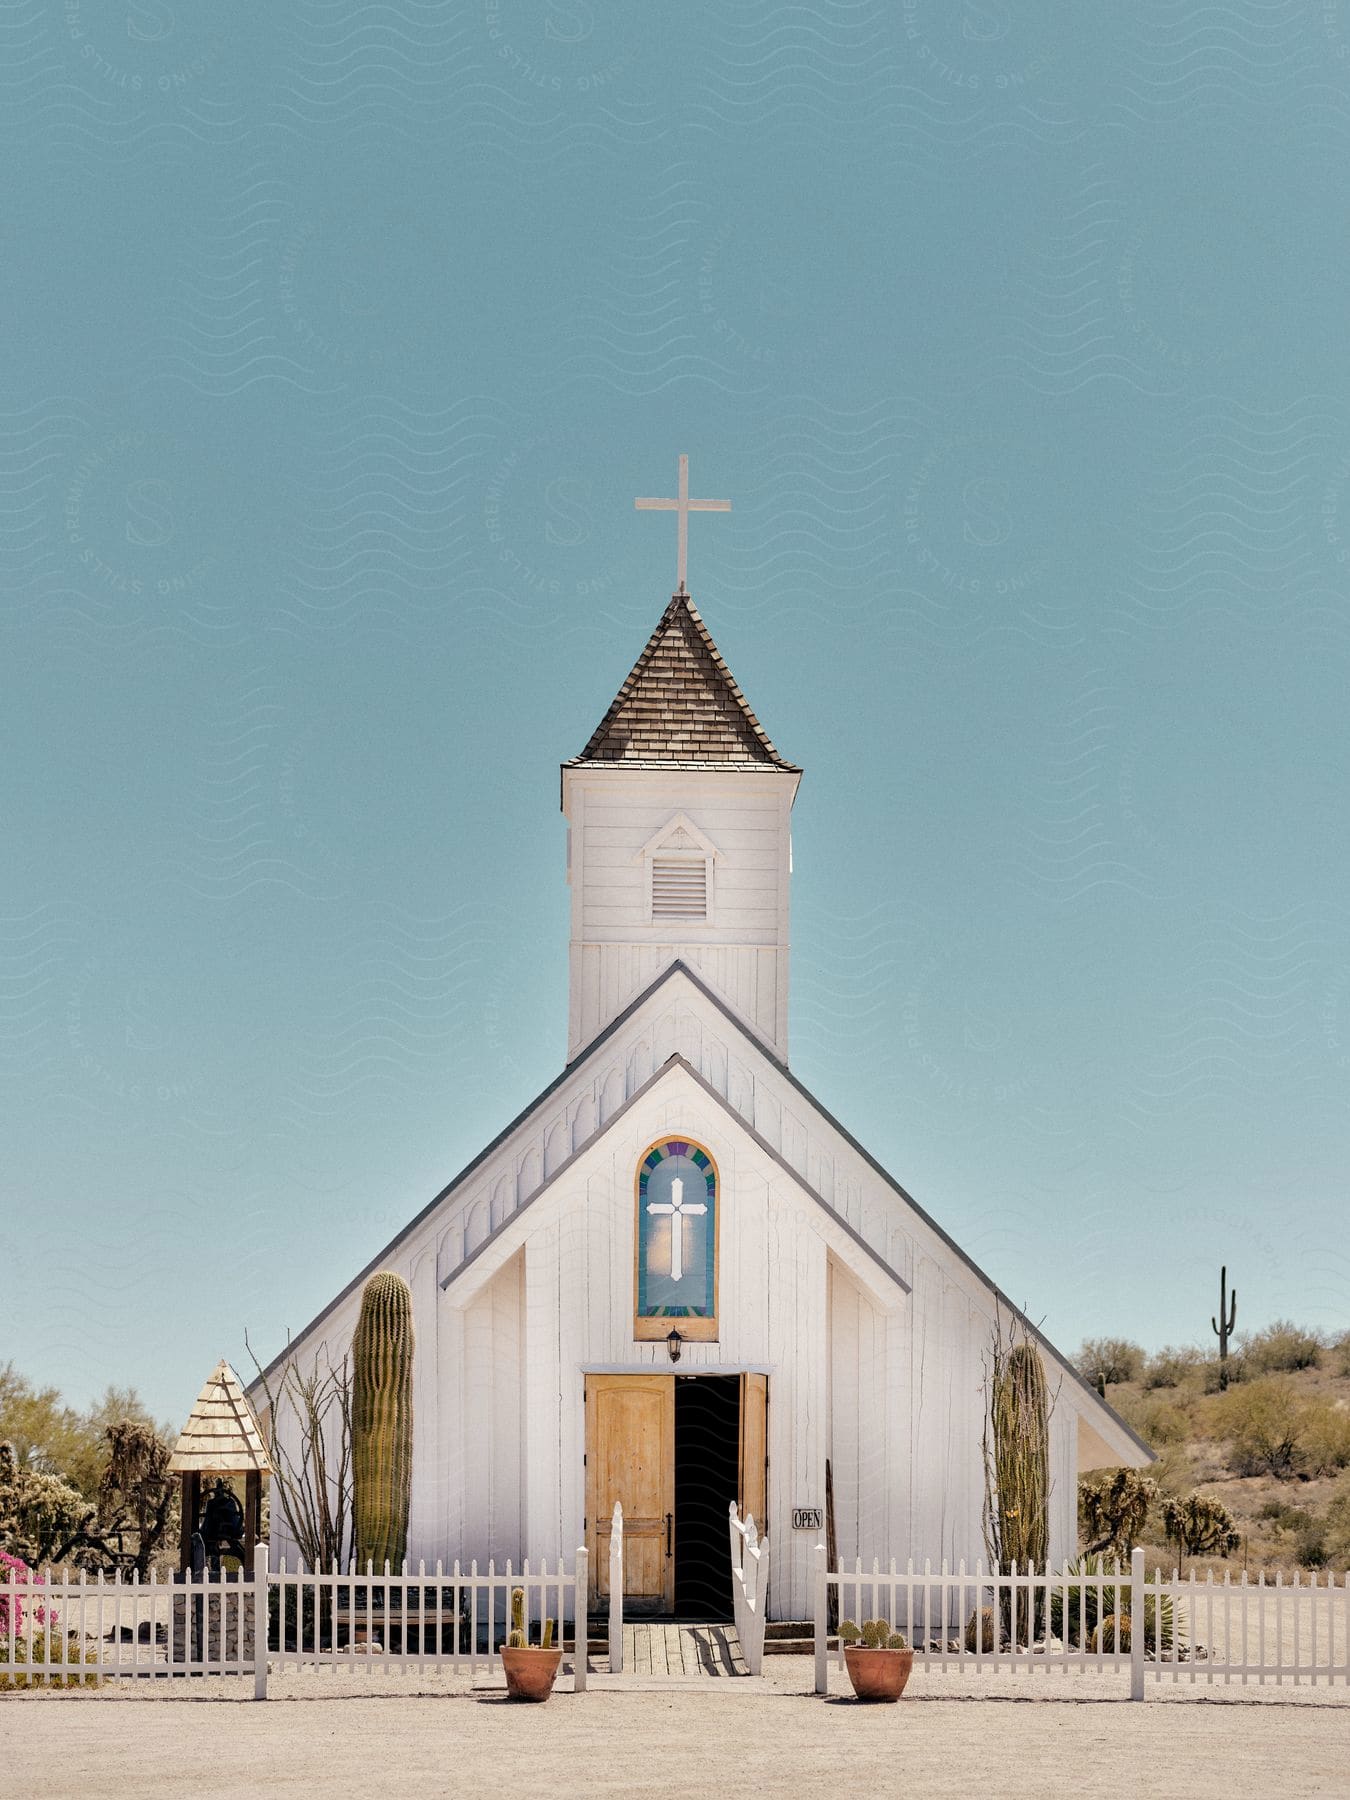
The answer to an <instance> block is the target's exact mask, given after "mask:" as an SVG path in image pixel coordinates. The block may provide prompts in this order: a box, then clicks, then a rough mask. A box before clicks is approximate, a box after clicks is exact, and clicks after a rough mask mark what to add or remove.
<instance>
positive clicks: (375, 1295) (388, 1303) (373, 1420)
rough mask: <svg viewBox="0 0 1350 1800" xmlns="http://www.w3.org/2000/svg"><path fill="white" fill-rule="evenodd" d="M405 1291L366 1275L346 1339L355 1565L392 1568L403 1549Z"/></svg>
mask: <svg viewBox="0 0 1350 1800" xmlns="http://www.w3.org/2000/svg"><path fill="white" fill-rule="evenodd" d="M412 1366H413V1322H412V1295H411V1294H410V1293H409V1292H408V1284H407V1283H406V1282H405V1281H404V1280H402V1278H401V1277H400V1276H398V1275H391V1274H389V1273H388V1272H385V1273H383V1274H379V1275H372V1276H371V1278H370V1280H369V1281H368V1282H367V1283H366V1286H365V1291H364V1293H363V1294H362V1296H361V1316H360V1318H359V1319H358V1320H357V1325H356V1335H355V1337H354V1338H353V1339H352V1474H353V1481H354V1489H355V1491H354V1495H353V1504H352V1511H353V1514H354V1522H355V1538H356V1546H355V1547H356V1562H357V1567H358V1568H365V1566H366V1564H367V1563H373V1564H374V1566H375V1568H376V1570H377V1571H378V1570H381V1569H383V1568H384V1566H385V1564H386V1563H387V1564H388V1565H389V1567H390V1569H391V1570H393V1571H394V1572H395V1573H397V1572H398V1570H400V1569H401V1568H402V1566H403V1560H404V1558H405V1556H406V1555H407V1551H408V1501H409V1494H410V1490H411V1484H412V1427H413V1419H412Z"/></svg>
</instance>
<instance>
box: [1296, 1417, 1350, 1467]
mask: <svg viewBox="0 0 1350 1800" xmlns="http://www.w3.org/2000/svg"><path fill="white" fill-rule="evenodd" d="M1300 1458H1301V1461H1302V1462H1303V1465H1304V1467H1305V1468H1306V1469H1307V1470H1308V1472H1309V1473H1310V1474H1312V1475H1334V1474H1336V1472H1337V1471H1338V1470H1339V1469H1346V1468H1350V1407H1346V1406H1337V1405H1335V1404H1334V1403H1333V1402H1332V1401H1330V1400H1310V1401H1308V1402H1307V1404H1306V1406H1305V1407H1304V1427H1303V1443H1302V1448H1301V1451H1300Z"/></svg>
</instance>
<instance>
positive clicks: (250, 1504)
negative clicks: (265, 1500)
mask: <svg viewBox="0 0 1350 1800" xmlns="http://www.w3.org/2000/svg"><path fill="white" fill-rule="evenodd" d="M261 1537H262V1476H261V1475H260V1474H259V1473H258V1471H257V1470H256V1469H250V1470H249V1471H248V1473H247V1474H246V1475H245V1477H244V1548H245V1550H252V1549H253V1547H254V1545H255V1544H257V1543H258V1542H259V1540H260V1539H261Z"/></svg>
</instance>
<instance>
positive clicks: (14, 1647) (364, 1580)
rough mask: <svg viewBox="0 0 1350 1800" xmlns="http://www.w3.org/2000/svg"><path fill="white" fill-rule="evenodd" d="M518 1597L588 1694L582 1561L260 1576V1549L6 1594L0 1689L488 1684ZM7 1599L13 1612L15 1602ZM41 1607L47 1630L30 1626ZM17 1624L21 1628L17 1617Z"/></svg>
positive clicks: (579, 1557)
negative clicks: (243, 1558)
mask: <svg viewBox="0 0 1350 1800" xmlns="http://www.w3.org/2000/svg"><path fill="white" fill-rule="evenodd" d="M515 1588H521V1589H523V1591H524V1595H525V1619H526V1625H527V1635H528V1639H529V1642H530V1643H531V1644H538V1642H539V1640H540V1636H541V1629H540V1628H541V1624H542V1621H543V1620H544V1619H545V1618H551V1619H552V1620H553V1621H554V1640H553V1641H554V1643H555V1644H556V1645H557V1646H558V1647H559V1648H560V1649H562V1650H563V1651H564V1652H565V1651H566V1650H567V1647H568V1646H567V1643H566V1642H565V1640H564V1634H565V1631H566V1629H567V1626H568V1625H569V1624H570V1625H571V1627H572V1639H571V1650H572V1685H573V1688H574V1689H575V1691H576V1692H578V1693H581V1692H584V1690H585V1687H586V1601H587V1552H586V1550H585V1549H584V1548H582V1549H580V1550H578V1551H577V1554H576V1562H575V1564H574V1566H573V1568H572V1569H571V1570H570V1571H569V1570H567V1569H566V1568H564V1567H563V1566H562V1564H561V1563H560V1564H558V1565H557V1566H554V1567H550V1565H549V1564H548V1563H547V1562H546V1561H545V1562H541V1563H540V1564H539V1565H538V1566H537V1567H532V1566H531V1564H530V1563H529V1562H528V1561H526V1562H524V1563H522V1564H521V1566H520V1567H519V1569H517V1568H515V1567H514V1566H513V1564H512V1563H511V1562H507V1563H506V1564H505V1566H504V1567H503V1568H501V1569H499V1568H498V1567H497V1566H496V1564H495V1563H493V1562H490V1563H489V1564H488V1565H487V1568H486V1569H485V1570H483V1569H480V1568H479V1567H478V1564H477V1563H476V1562H474V1563H470V1565H469V1567H468V1568H467V1569H461V1567H460V1565H459V1563H458V1562H456V1563H454V1564H453V1565H452V1566H451V1568H449V1569H448V1570H447V1569H445V1568H444V1567H443V1566H442V1564H440V1563H437V1564H436V1566H435V1568H434V1569H428V1568H427V1567H426V1565H425V1564H424V1563H419V1564H418V1566H417V1569H416V1571H411V1570H409V1569H408V1568H407V1566H406V1564H405V1566H404V1569H403V1572H402V1573H401V1574H398V1575H393V1574H390V1573H388V1572H386V1573H384V1574H377V1573H375V1571H374V1570H373V1569H371V1568H369V1567H367V1570H366V1573H365V1574H358V1573H357V1572H356V1571H355V1570H353V1569H348V1570H346V1571H342V1570H339V1569H337V1568H332V1569H329V1570H327V1571H317V1570H310V1569H305V1568H303V1567H300V1568H294V1569H292V1568H288V1567H287V1565H286V1563H285V1561H284V1560H283V1561H282V1563H281V1564H280V1566H279V1567H278V1568H277V1569H276V1570H270V1569H269V1567H268V1552H267V1546H266V1545H265V1544H259V1545H258V1547H257V1550H256V1552H255V1554H254V1564H253V1570H252V1573H251V1575H245V1574H243V1573H242V1572H241V1573H237V1574H234V1575H230V1574H220V1575H212V1574H210V1573H209V1572H207V1573H203V1574H201V1575H197V1576H193V1577H192V1578H191V1579H190V1580H183V1581H168V1582H159V1581H155V1580H154V1579H151V1580H150V1581H148V1582H141V1581H135V1580H133V1581H125V1580H123V1579H121V1578H120V1577H118V1578H115V1579H113V1580H106V1579H105V1578H104V1577H102V1576H99V1577H96V1578H94V1579H92V1580H91V1579H90V1578H89V1577H87V1576H81V1577H79V1578H77V1579H74V1580H72V1579H71V1577H70V1575H69V1572H66V1573H65V1574H63V1575H61V1576H59V1577H57V1576H54V1575H52V1574H51V1572H50V1571H47V1572H44V1575H43V1578H42V1580H41V1581H40V1582H32V1583H28V1584H19V1585H17V1586H14V1585H11V1584H6V1585H5V1586H4V1587H3V1589H0V1597H3V1598H4V1599H6V1600H7V1601H8V1604H7V1606H6V1608H5V1611H6V1615H7V1622H6V1631H5V1633H4V1634H0V1642H3V1644H4V1647H5V1650H6V1652H7V1656H6V1659H5V1660H4V1661H3V1662H0V1690H3V1688H4V1687H5V1686H7V1685H11V1683H12V1681H13V1678H16V1677H17V1678H20V1679H27V1680H40V1681H42V1682H43V1683H44V1685H49V1684H51V1682H52V1681H53V1680H58V1681H61V1682H63V1683H64V1682H65V1681H66V1680H67V1678H69V1680H70V1681H71V1682H74V1681H75V1680H77V1679H78V1680H79V1681H81V1682H83V1681H85V1680H88V1681H91V1682H97V1683H102V1682H104V1681H107V1680H110V1679H113V1678H120V1677H126V1676H131V1677H143V1678H152V1677H173V1676H179V1675H198V1676H201V1675H252V1676H253V1678H254V1694H255V1697H256V1698H257V1699H260V1700H263V1699H266V1697H267V1674H268V1667H269V1664H270V1666H271V1667H272V1668H273V1669H275V1670H277V1671H282V1670H286V1669H321V1668H323V1669H345V1670H348V1671H375V1670H378V1671H399V1670H403V1671H421V1670H424V1669H452V1670H461V1669H467V1670H468V1671H469V1673H470V1674H478V1673H479V1672H482V1673H484V1674H485V1675H487V1676H489V1677H492V1676H494V1675H497V1674H498V1673H499V1672H500V1670H501V1655H500V1652H501V1648H502V1645H503V1643H504V1642H505V1639H506V1634H507V1632H508V1631H509V1630H510V1608H511V1593H512V1590H513V1589H515ZM16 1600H17V1602H18V1605H15V1601H16ZM39 1610H41V1612H42V1614H43V1618H44V1620H45V1623H43V1622H41V1621H39V1619H38V1616H37V1615H38V1611H39ZM20 1611H22V1612H23V1614H24V1615H25V1625H24V1629H23V1630H22V1631H20V1630H19V1629H18V1616H19V1612H20Z"/></svg>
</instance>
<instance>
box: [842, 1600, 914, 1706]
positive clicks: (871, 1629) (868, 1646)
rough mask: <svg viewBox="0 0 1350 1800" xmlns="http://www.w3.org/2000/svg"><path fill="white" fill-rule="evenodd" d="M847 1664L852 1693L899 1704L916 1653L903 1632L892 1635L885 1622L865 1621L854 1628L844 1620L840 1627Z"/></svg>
mask: <svg viewBox="0 0 1350 1800" xmlns="http://www.w3.org/2000/svg"><path fill="white" fill-rule="evenodd" d="M839 1641H840V1643H842V1644H843V1646H844V1662H845V1664H846V1665H847V1667H848V1678H849V1680H850V1681H851V1682H852V1683H853V1691H854V1693H855V1694H856V1695H857V1696H858V1698H859V1699H860V1700H898V1699H899V1698H900V1696H901V1694H903V1693H904V1691H905V1683H906V1682H907V1681H908V1680H909V1675H910V1670H911V1669H912V1668H913V1667H914V1652H913V1651H912V1650H911V1649H910V1647H909V1645H908V1644H907V1643H906V1641H905V1634H904V1632H902V1631H893V1630H892V1629H891V1626H890V1625H889V1623H888V1622H887V1621H886V1620H885V1619H864V1620H863V1622H862V1624H861V1625H855V1624H854V1623H853V1620H852V1619H845V1620H844V1621H843V1623H842V1624H841V1625H840V1627H839Z"/></svg>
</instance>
